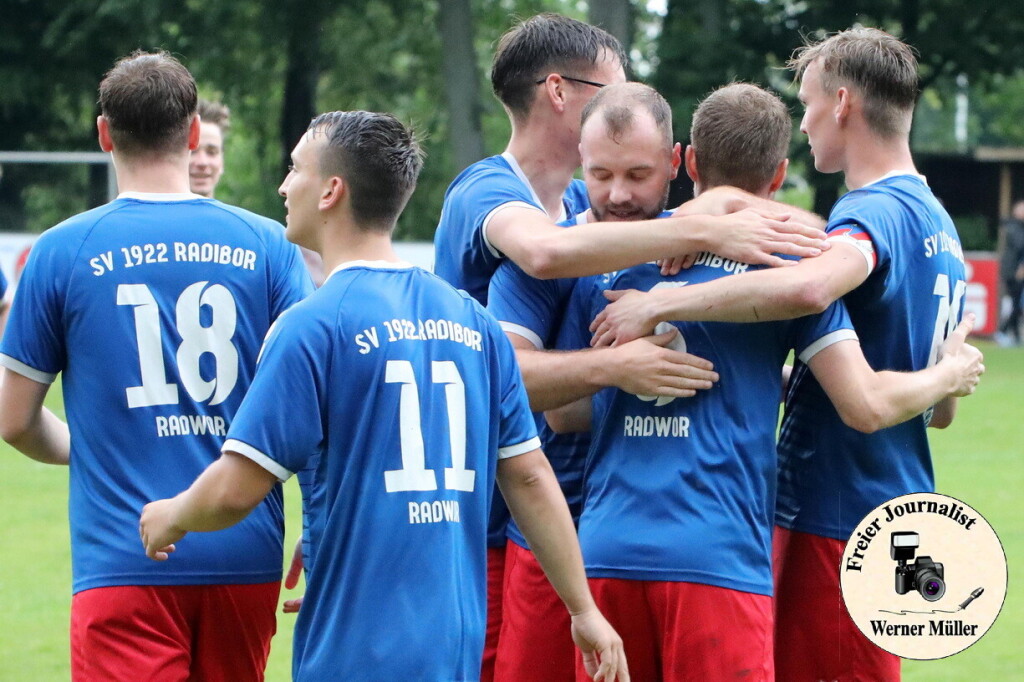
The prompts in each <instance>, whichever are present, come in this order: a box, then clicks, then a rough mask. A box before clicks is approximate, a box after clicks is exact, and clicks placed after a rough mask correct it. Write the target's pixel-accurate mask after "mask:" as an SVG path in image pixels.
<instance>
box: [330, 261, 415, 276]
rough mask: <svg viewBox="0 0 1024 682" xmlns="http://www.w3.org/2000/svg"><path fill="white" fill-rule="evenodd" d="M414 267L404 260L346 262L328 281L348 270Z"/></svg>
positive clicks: (334, 270) (332, 271) (404, 268)
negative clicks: (336, 274)
mask: <svg viewBox="0 0 1024 682" xmlns="http://www.w3.org/2000/svg"><path fill="white" fill-rule="evenodd" d="M414 267H416V266H415V265H413V264H412V263H409V262H407V261H404V260H403V261H393V260H350V261H345V262H344V263H342V264H340V265H339V266H338V267H336V268H334V269H333V270H331V272H330V274H329V275H327V277H326V279H330V278H331V277H332V276H333V275H334V274H335V273H338V272H341V271H342V270H348V269H349V268H373V269H374V270H408V269H409V268H414ZM326 279H325V281H326Z"/></svg>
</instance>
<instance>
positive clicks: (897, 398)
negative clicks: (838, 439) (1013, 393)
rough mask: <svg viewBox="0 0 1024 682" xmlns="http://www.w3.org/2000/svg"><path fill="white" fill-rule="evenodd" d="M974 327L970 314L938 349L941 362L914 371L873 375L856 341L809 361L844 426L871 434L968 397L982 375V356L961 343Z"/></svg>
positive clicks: (843, 343)
mask: <svg viewBox="0 0 1024 682" xmlns="http://www.w3.org/2000/svg"><path fill="white" fill-rule="evenodd" d="M973 326H974V316H973V315H971V316H969V317H968V318H967V319H965V320H964V321H963V322H961V323H960V324H959V326H957V328H956V329H955V330H954V331H953V333H952V334H950V336H949V338H948V339H947V340H946V342H945V343H944V344H943V347H942V356H941V357H942V359H941V360H939V362H938V363H936V364H935V365H932V366H931V367H929V368H927V369H923V370H921V371H919V372H888V371H883V372H875V371H874V370H872V369H871V367H870V366H869V365H868V363H867V360H866V359H865V358H864V353H863V352H862V351H861V348H860V342H858V341H854V340H848V341H840V342H838V343H835V344H832V345H831V346H829V347H828V348H825V349H824V350H822V351H820V352H819V353H817V354H816V355H815V356H814V357H813V358H811V359H810V361H809V362H808V366H809V367H810V369H811V371H812V372H813V373H814V376H815V378H817V380H818V382H819V383H820V384H821V386H822V388H824V389H825V393H826V394H828V397H829V399H830V400H831V401H832V404H833V405H835V407H836V411H837V412H838V413H839V416H840V417H841V418H842V420H843V422H844V423H845V424H846V425H847V426H849V427H850V428H853V429H856V430H858V431H861V432H863V433H874V432H875V431H878V430H880V429H884V428H887V427H890V426H895V425H896V424H900V423H902V422H905V421H906V420H908V419H910V418H911V417H915V416H917V415H919V414H921V413H922V412H924V411H925V410H927V409H928V408H929V407H932V406H933V405H935V404H936V403H938V402H940V401H942V400H944V399H946V398H947V397H962V396H966V395H970V394H971V393H973V392H974V391H975V389H976V388H977V386H978V381H979V380H980V378H981V375H982V374H983V373H984V372H985V365H984V363H983V360H984V358H983V356H982V354H981V351H979V350H978V349H977V348H975V347H974V346H971V345H970V344H968V343H966V339H967V335H968V334H969V333H970V331H971V329H972V328H973Z"/></svg>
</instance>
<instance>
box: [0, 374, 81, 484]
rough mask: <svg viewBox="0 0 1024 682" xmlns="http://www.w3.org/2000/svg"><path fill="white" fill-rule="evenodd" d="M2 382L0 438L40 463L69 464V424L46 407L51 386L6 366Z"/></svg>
mask: <svg viewBox="0 0 1024 682" xmlns="http://www.w3.org/2000/svg"><path fill="white" fill-rule="evenodd" d="M0 381H2V384H0V437H2V438H3V439H4V440H5V441H7V442H8V443H10V444H11V445H12V446H13V447H14V448H15V449H16V450H18V451H19V452H21V453H22V454H23V455H25V456H27V457H30V458H32V459H34V460H36V461H37V462H42V463H43V464H63V465H67V464H68V462H69V461H70V455H71V435H70V433H69V432H68V425H67V424H65V423H64V422H63V421H61V420H60V419H59V418H58V417H57V416H56V415H55V414H53V413H52V412H50V410H48V409H47V408H46V407H44V406H43V399H44V398H46V392H47V391H48V390H49V389H50V385H49V384H44V383H40V382H38V381H33V380H32V379H29V378H28V377H25V376H22V375H21V374H18V373H17V372H13V371H11V370H5V369H0Z"/></svg>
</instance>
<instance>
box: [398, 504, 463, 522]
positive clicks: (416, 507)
mask: <svg viewBox="0 0 1024 682" xmlns="http://www.w3.org/2000/svg"><path fill="white" fill-rule="evenodd" d="M442 521H447V522H449V523H462V520H461V518H460V516H459V502H458V500H435V501H434V502H410V503H409V523H441V522H442Z"/></svg>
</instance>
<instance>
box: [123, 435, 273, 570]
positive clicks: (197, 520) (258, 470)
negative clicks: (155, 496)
mask: <svg viewBox="0 0 1024 682" xmlns="http://www.w3.org/2000/svg"><path fill="white" fill-rule="evenodd" d="M276 482H277V478H275V477H274V475H273V474H272V473H270V472H269V471H267V470H266V469H264V468H263V467H261V466H260V465H258V464H256V463H255V462H253V461H252V460H251V459H249V458H248V457H244V456H242V455H239V454H236V453H234V452H226V453H224V454H223V455H221V456H220V458H219V459H218V460H217V461H216V462H214V463H213V464H211V465H210V466H208V467H207V468H206V471H204V472H203V473H202V474H200V475H199V478H197V479H196V480H195V482H194V483H192V485H191V486H189V488H188V490H185V491H184V492H182V493H180V494H178V495H177V496H175V497H172V498H170V499H166V500H157V501H156V502H150V503H149V504H147V505H146V506H145V507H144V508H143V509H142V518H141V519H140V520H139V535H140V536H141V537H142V544H143V546H144V547H145V549H146V556H148V557H149V558H150V559H155V560H157V561H164V560H166V559H167V558H168V555H169V554H170V553H171V552H173V551H174V543H176V542H178V541H179V540H181V538H183V537H184V536H185V534H186V533H191V532H196V531H212V530H221V529H223V528H227V527H229V526H233V525H235V524H236V523H238V522H239V521H241V520H242V519H244V518H245V517H246V516H248V515H249V512H251V511H252V510H253V509H255V508H256V506H257V505H258V504H259V503H260V502H262V501H263V498H264V497H266V496H267V494H268V493H269V492H270V491H271V489H272V488H273V487H274V484H275V483H276Z"/></svg>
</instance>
